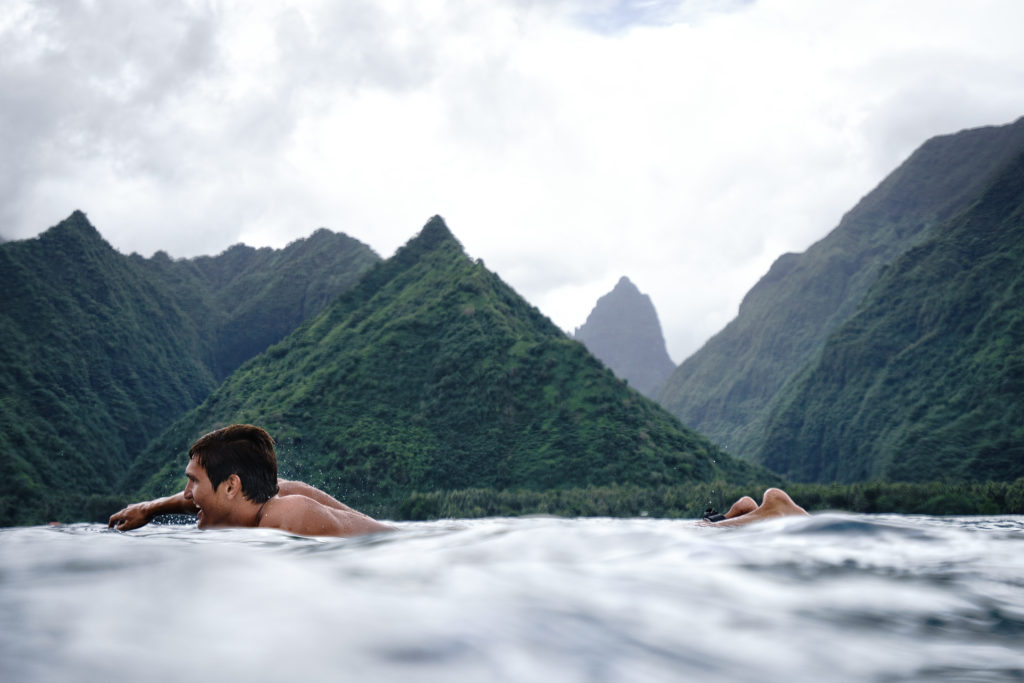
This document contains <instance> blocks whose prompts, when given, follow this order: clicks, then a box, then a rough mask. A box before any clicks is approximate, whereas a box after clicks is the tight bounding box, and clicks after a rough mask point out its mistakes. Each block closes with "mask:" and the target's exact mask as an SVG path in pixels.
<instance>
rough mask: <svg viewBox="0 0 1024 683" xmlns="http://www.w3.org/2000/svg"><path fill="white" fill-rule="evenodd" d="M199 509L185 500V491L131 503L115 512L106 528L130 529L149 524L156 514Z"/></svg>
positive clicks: (180, 513)
mask: <svg viewBox="0 0 1024 683" xmlns="http://www.w3.org/2000/svg"><path fill="white" fill-rule="evenodd" d="M198 510H199V508H197V507H196V506H195V505H193V504H192V501H190V500H185V492H184V491H181V492H180V493H176V494H174V495H173V496H166V497H164V498H157V499H156V500H146V501H143V502H141V503H132V504H131V505H129V506H128V507H126V508H125V509H123V510H121V511H120V512H115V513H114V514H112V515H111V516H110V521H108V522H107V528H108V529H117V530H118V531H131V530H132V529H138V528H139V527H140V526H145V525H146V524H149V523H150V522H151V521H152V520H153V518H154V517H156V516H157V515H194V514H196V512H197V511H198Z"/></svg>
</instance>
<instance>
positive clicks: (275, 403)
mask: <svg viewBox="0 0 1024 683" xmlns="http://www.w3.org/2000/svg"><path fill="white" fill-rule="evenodd" d="M238 421H245V422H254V423H258V424H261V425H264V426H266V427H267V428H268V429H269V430H270V431H271V433H272V434H273V435H274V436H275V437H276V438H277V439H278V441H279V452H280V460H281V467H282V474H283V475H284V476H296V477H301V478H304V479H307V480H310V481H312V482H313V483H316V484H317V485H320V486H323V487H324V488H325V489H326V490H328V491H330V492H331V493H334V494H335V495H338V496H341V497H343V499H344V500H346V501H348V502H351V503H352V504H354V505H357V506H360V507H366V508H367V509H370V510H375V511H377V512H378V513H381V511H383V513H384V514H387V513H388V511H389V510H392V509H393V508H392V507H390V506H392V505H394V504H395V503H396V502H397V501H398V500H399V499H401V498H402V497H403V496H406V495H408V494H409V493H411V492H413V491H432V490H450V489H459V488H467V487H490V488H495V489H505V488H531V489H548V488H555V487H563V486H586V485H590V484H610V483H615V482H618V483H640V484H660V483H678V482H686V481H709V480H711V479H712V478H716V477H723V478H729V479H730V480H736V481H740V480H750V479H751V478H753V477H755V475H756V476H759V477H763V478H767V479H771V478H772V475H768V474H766V473H764V472H761V471H758V470H757V469H756V468H751V467H750V466H748V465H745V464H741V463H738V462H737V461H734V460H732V459H731V458H729V457H728V456H726V455H724V454H722V453H720V452H719V451H717V449H716V448H715V447H714V446H712V445H711V444H710V443H709V442H707V441H706V440H705V439H703V438H702V437H700V436H699V435H697V434H695V433H693V432H691V431H690V430H688V429H686V428H685V427H683V426H682V425H681V424H679V423H678V422H677V421H676V420H675V419H674V418H673V417H672V416H670V415H669V414H668V413H666V412H665V411H663V410H662V409H661V408H659V407H658V406H657V405H656V404H654V403H653V402H651V401H649V400H647V399H645V398H644V397H642V396H641V395H639V394H637V393H636V392H634V391H633V390H631V389H629V388H628V387H626V386H625V384H624V383H623V382H622V381H620V380H618V379H616V378H615V377H614V376H613V375H612V373H611V372H610V371H609V370H607V369H606V368H604V367H603V366H602V365H601V364H600V363H599V362H598V361H597V360H596V359H594V358H593V357H592V356H591V355H590V354H589V353H587V351H586V349H585V348H584V347H583V346H582V345H581V344H579V343H577V342H575V341H572V340H571V339H568V338H567V337H566V335H565V334H564V333H562V332H561V330H559V329H558V328H557V327H556V326H555V325H554V324H553V323H551V322H550V321H549V320H548V319H547V318H545V317H544V316H542V315H541V314H540V313H539V312H538V311H537V310H536V309H535V308H533V307H532V306H530V305H529V304H527V303H526V302H525V301H524V300H523V299H522V298H520V297H519V296H518V295H517V294H516V293H515V292H514V291H513V290H512V289H511V288H509V287H508V286H507V285H506V284H505V283H504V282H502V281H501V280H500V278H498V277H497V276H496V275H494V274H493V273H490V272H489V271H487V270H486V269H485V268H484V266H483V265H482V264H481V263H479V262H474V261H472V260H471V259H470V258H469V257H467V256H466V254H465V253H464V252H463V250H462V247H461V245H460V244H459V243H458V241H457V240H456V239H455V238H454V237H453V236H452V235H451V233H450V232H449V230H448V228H447V226H445V224H444V222H443V221H442V220H441V219H440V218H438V217H435V218H434V219H432V220H431V221H430V222H429V223H428V224H427V225H426V226H425V227H424V229H423V230H422V231H421V232H420V234H419V235H418V236H417V237H415V238H414V239H413V240H411V241H410V242H409V243H408V244H407V245H405V246H404V247H403V248H402V249H400V250H399V251H398V252H397V253H396V254H395V256H394V257H392V258H391V259H389V260H387V261H385V262H383V263H381V264H379V265H378V266H376V267H375V268H374V269H373V270H372V271H370V272H369V273H367V275H366V276H365V277H364V278H363V279H362V280H361V281H360V283H359V284H358V285H356V286H355V287H354V288H352V289H351V290H349V291H347V292H346V293H345V294H343V295H342V296H340V297H339V298H338V299H336V300H335V301H334V302H333V303H332V304H331V305H330V306H329V307H328V308H327V309H325V310H324V311H323V312H322V313H321V314H320V315H318V316H316V317H315V318H313V319H311V320H309V321H308V322H307V323H305V324H304V325H303V326H302V327H300V328H299V329H298V330H296V332H294V333H293V334H291V335H290V336H289V337H287V338H286V339H285V340H284V341H282V342H281V343H280V344H277V345H276V346H273V347H271V348H270V349H269V350H268V351H267V352H266V353H264V354H262V355H261V356H258V357H257V358H255V359H253V360H252V361H250V362H248V363H246V364H245V365H243V366H242V367H241V368H240V369H239V370H238V371H237V372H236V373H234V374H233V375H232V376H231V377H229V378H228V380H227V381H226V382H225V383H224V384H223V385H222V386H221V387H219V388H218V390H217V391H216V392H214V393H213V394H212V395H211V396H210V397H209V399H207V400H206V401H205V402H204V403H203V404H202V405H201V406H199V407H198V408H197V409H196V410H194V411H192V412H190V413H189V414H188V415H187V416H185V417H184V418H183V419H182V420H180V421H179V422H178V423H177V424H176V425H175V426H174V427H173V428H172V429H170V430H168V432H166V433H165V434H164V435H162V436H161V437H160V439H158V440H157V441H156V442H154V443H153V444H152V445H151V447H150V448H149V449H147V451H146V453H144V454H143V456H142V457H140V459H139V460H138V461H137V463H136V465H135V466H134V467H133V469H132V471H131V472H130V473H129V477H128V479H127V480H126V482H125V485H126V486H127V487H133V486H141V487H142V491H143V493H144V494H146V495H156V494H162V493H166V492H168V491H171V490H174V489H175V488H179V487H180V486H181V481H182V478H181V471H182V468H183V467H184V464H185V450H186V449H187V447H188V444H189V442H190V441H191V440H193V439H194V438H196V437H197V436H198V435H200V434H201V433H203V432H205V431H207V430H209V429H212V428H215V427H218V426H221V425H224V424H228V423H231V422H238ZM154 472H155V473H156V474H155V475H154V474H153V473H154ZM763 480H766V479H763Z"/></svg>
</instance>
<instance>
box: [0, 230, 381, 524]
mask: <svg viewBox="0 0 1024 683" xmlns="http://www.w3.org/2000/svg"><path fill="white" fill-rule="evenodd" d="M319 239H322V237H321V238H319ZM345 239H346V240H348V239H351V238H347V237H346V238H345ZM296 245H297V246H296V247H293V249H292V252H287V248H286V250H281V252H280V253H281V254H285V253H291V254H293V255H294V254H295V253H296V249H301V248H302V247H303V245H304V241H298V242H297V243H296ZM246 249H249V248H246ZM332 250H333V248H328V249H326V250H320V252H319V253H321V254H324V253H328V252H331V251H332ZM242 252H244V249H243V250H241V251H239V252H238V253H242ZM254 253H256V259H257V260H258V259H260V258H263V259H264V261H265V264H264V265H266V266H267V268H266V269H265V270H263V271H262V272H261V273H255V274H254V275H253V279H252V280H251V281H250V282H251V283H256V282H260V283H262V284H263V286H261V287H258V288H254V289H257V290H258V291H256V292H255V293H254V292H253V291H250V292H248V299H247V301H246V302H245V303H246V304H247V305H248V306H249V307H248V308H246V306H245V305H237V301H232V300H231V299H230V297H229V298H228V299H225V300H224V301H223V302H217V301H214V300H213V295H212V294H211V292H210V291H209V290H208V289H204V287H203V286H202V285H201V284H200V277H199V276H198V275H197V274H196V272H195V262H194V261H193V260H190V259H181V260H178V261H172V260H171V259H170V258H169V257H168V256H167V255H166V254H161V253H159V252H158V253H157V254H155V255H154V257H153V258H151V259H144V258H142V257H140V256H138V255H137V254H133V255H131V256H125V255H123V254H121V253H120V252H118V251H116V250H115V249H114V248H113V247H111V246H110V244H109V243H107V242H106V241H105V240H104V239H103V237H102V235H101V234H100V233H99V231H98V230H97V229H96V228H95V226H93V225H92V224H91V223H90V222H89V220H88V217H87V216H86V215H85V214H84V213H83V212H81V211H75V212H73V213H72V214H71V215H70V216H69V217H68V218H67V219H65V220H64V221H61V222H60V223H59V224H57V225H55V226H53V227H51V228H49V229H48V230H46V231H44V232H43V233H41V234H40V235H39V236H37V237H35V238H31V239H27V240H17V241H11V242H5V243H3V245H2V246H0V303H2V306H0V523H6V522H18V523H30V522H39V521H47V519H52V518H54V517H60V516H66V515H67V514H80V513H79V512H76V510H81V507H78V508H76V507H75V506H76V505H81V504H83V503H82V501H83V500H84V498H83V496H84V495H85V494H83V493H81V492H83V491H89V492H91V494H95V495H113V494H114V493H115V492H116V491H115V490H114V486H113V480H114V479H115V478H116V477H114V476H112V474H111V473H112V472H119V471H122V470H124V469H125V468H126V467H128V466H129V465H130V462H131V461H132V460H133V458H134V456H135V455H136V454H137V453H139V452H140V451H141V450H143V448H144V447H145V445H146V444H147V443H149V441H151V440H152V439H153V438H155V437H156V436H158V435H159V434H160V433H161V432H162V431H163V430H164V429H165V428H166V425H167V421H168V419H169V418H173V417H174V416H177V415H180V414H183V413H184V412H185V411H186V410H187V409H189V408H191V407H193V406H195V405H196V404H198V403H199V402H200V401H201V400H202V399H203V398H204V397H205V396H207V395H208V394H209V393H210V392H211V391H212V390H213V389H214V388H215V387H216V386H217V384H218V380H219V375H221V374H225V370H226V369H230V368H229V367H228V366H230V364H231V363H235V364H237V362H238V361H239V360H240V359H239V358H238V353H236V354H235V356H233V357H227V356H226V355H225V354H223V353H221V354H218V347H217V341H216V338H217V336H218V330H219V329H222V327H219V326H226V327H233V328H238V327H240V325H241V324H242V323H241V322H240V316H241V315H242V314H243V313H246V312H248V311H251V310H253V308H255V309H256V310H258V311H262V312H264V313H265V314H266V315H269V316H279V311H280V309H282V308H295V306H294V304H293V302H295V301H298V300H299V297H300V296H304V295H305V294H306V292H305V290H303V289H302V286H303V284H305V285H308V286H311V287H313V286H315V288H316V289H317V291H318V292H319V291H320V290H321V289H325V288H326V289H330V288H332V287H333V288H338V287H344V286H348V285H347V282H346V281H343V280H344V279H342V280H339V281H337V282H327V280H329V279H330V277H331V275H332V273H333V274H335V275H340V273H339V271H338V269H345V268H349V267H354V268H356V269H358V268H360V267H362V265H360V264H365V265H368V264H369V262H370V261H372V259H375V258H377V257H376V255H375V254H373V253H372V251H371V250H369V248H368V247H366V246H365V245H361V247H353V250H352V254H341V253H338V254H335V255H333V256H332V255H330V254H329V256H330V258H328V259H327V261H328V263H327V264H326V267H325V268H323V269H322V270H321V271H319V272H317V273H305V274H304V273H302V272H300V271H301V268H297V269H289V271H290V272H288V273H287V274H286V275H283V276H277V275H276V274H275V273H274V272H273V271H274V266H273V265H272V264H269V259H273V257H274V256H273V255H274V254H275V253H276V252H275V250H266V251H264V252H254ZM260 254H262V256H261V255H260ZM360 255H362V256H360ZM349 256H351V257H352V258H349ZM361 259H362V260H361ZM302 263H303V261H302V259H299V258H292V259H291V260H287V259H286V260H285V261H282V262H281V263H280V264H278V266H277V267H278V268H286V267H287V266H288V265H295V264H299V265H301V264H302ZM207 266H208V267H209V268H215V267H216V257H213V260H212V261H210V263H208V264H207ZM257 275H262V276H263V277H262V279H261V278H260V277H256V276H257ZM317 283H319V284H317ZM185 293H187V295H185ZM235 296H236V298H237V296H238V295H237V294H236V295H235ZM290 315H291V316H292V317H291V318H290V319H289V320H286V321H285V322H286V324H293V321H294V313H291V314H290ZM249 323H250V328H252V330H255V332H256V334H255V335H253V334H246V331H245V330H243V331H237V330H236V331H235V334H237V335H238V336H239V337H241V338H243V339H245V340H247V342H248V343H249V344H250V348H249V349H248V352H251V351H252V345H253V344H254V343H255V345H256V347H258V344H259V343H261V340H262V343H270V341H272V340H276V339H279V338H280V337H281V336H283V332H284V331H287V330H282V329H281V321H280V320H268V321H267V322H266V323H265V324H264V323H263V322H262V321H261V320H260V319H259V318H258V317H257V318H255V319H254V318H252V317H250V318H249ZM261 335H262V336H261ZM258 350H262V349H258ZM244 352H246V349H242V353H244ZM116 493H119V492H116Z"/></svg>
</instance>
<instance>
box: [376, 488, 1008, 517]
mask: <svg viewBox="0 0 1024 683" xmlns="http://www.w3.org/2000/svg"><path fill="white" fill-rule="evenodd" d="M764 489H765V486H764V485H750V484H747V485H738V484H734V483H726V482H710V483H709V482H695V483H690V484H678V485H673V486H647V487H644V486H636V485H625V486H619V485H614V486H589V487H586V488H570V489H554V490H547V491H532V490H518V491H509V490H501V491H496V490H494V489H463V490H458V491H434V492H430V493H413V494H412V495H410V496H408V497H407V498H406V499H405V500H403V501H401V502H400V503H399V504H398V505H397V506H396V507H395V508H394V509H393V510H392V511H391V515H390V516H391V518H393V519H418V520H428V519H441V518H455V517H495V516H502V517H507V516H519V515H535V514H546V515H557V516H562V517H657V518H681V519H695V518H698V517H700V516H701V514H702V513H703V512H704V510H706V509H707V508H708V507H712V508H715V509H716V510H719V511H722V512H724V511H725V510H727V509H728V508H729V506H730V505H731V504H732V502H733V501H736V500H738V499H739V498H740V497H742V496H750V497H752V498H754V499H755V500H760V499H761V493H762V492H763V491H764ZM786 491H787V492H788V493H790V494H791V495H792V496H793V498H794V499H795V500H796V501H797V502H798V503H799V504H800V505H801V506H803V507H804V508H805V509H807V510H808V511H811V512H815V511H823V510H840V511H844V512H863V513H901V514H927V515H996V514H1016V515H1020V514H1024V479H1018V480H1016V481H1015V482H955V483H950V482H940V481H936V482H929V483H919V484H914V483H903V482H899V483H889V482H863V483H856V484H845V485H840V484H791V485H788V486H786Z"/></svg>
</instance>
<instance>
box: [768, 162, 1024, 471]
mask: <svg viewBox="0 0 1024 683" xmlns="http://www.w3.org/2000/svg"><path fill="white" fill-rule="evenodd" d="M755 457H756V458H757V459H758V460H759V461H760V462H763V463H764V464H766V465H768V466H769V467H772V468H773V469H775V470H777V471H779V472H783V473H785V474H788V475H790V476H792V477H794V478H797V479H801V480H805V481H832V480H838V481H858V480H865V479H892V480H903V481H914V480H917V481H929V480H938V479H979V480H986V479H990V480H1013V479H1016V478H1018V477H1024V146H1018V152H1017V155H1016V156H1015V157H1014V158H1013V159H1012V160H1011V161H1010V162H1008V163H1006V164H1005V165H1003V167H1002V168H1001V169H1000V170H999V171H998V172H997V173H996V175H995V176H994V177H990V178H989V184H988V185H987V187H986V189H985V191H984V192H982V193H981V194H980V195H979V196H978V197H977V199H976V200H975V201H974V202H973V203H972V204H971V205H970V206H968V207H967V208H966V209H965V210H964V211H962V212H961V213H959V214H957V215H956V216H954V217H952V218H951V219H949V220H947V221H944V222H943V223H941V224H939V225H938V226H936V227H935V228H933V229H932V230H930V231H929V235H928V238H927V239H926V240H924V241H923V242H922V243H921V244H919V245H918V246H916V247H914V248H912V249H910V250H908V251H906V252H905V253H904V254H903V255H901V256H900V257H899V258H897V259H896V260H895V261H894V262H893V263H892V265H890V266H888V267H887V268H885V269H884V270H883V271H882V273H881V276H880V277H879V278H878V281H877V282H876V283H875V284H874V285H873V286H872V287H871V289H870V290H869V291H868V293H867V296H866V297H865V299H864V302H863V304H862V305H861V307H860V309H859V310H858V311H857V313H856V315H854V316H853V317H852V318H850V319H849V320H848V321H847V322H846V323H845V324H844V325H842V326H841V327H840V328H839V329H838V330H837V331H836V332H835V333H833V334H832V335H831V336H830V337H829V339H828V341H827V342H826V343H825V346H824V348H823V350H822V352H821V353H820V355H819V356H818V357H817V358H816V359H815V361H814V362H813V363H811V364H809V365H808V366H807V367H806V368H805V370H804V371H803V372H802V373H801V374H800V375H799V377H798V378H797V379H796V380H794V381H792V382H790V383H789V384H788V385H787V386H786V387H785V389H784V391H783V392H781V394H780V396H779V398H778V400H777V401H776V402H775V410H774V411H772V413H771V414H770V416H769V419H768V422H767V429H766V433H765V438H764V441H763V445H762V447H761V449H760V450H759V451H757V453H756V456H755Z"/></svg>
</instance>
